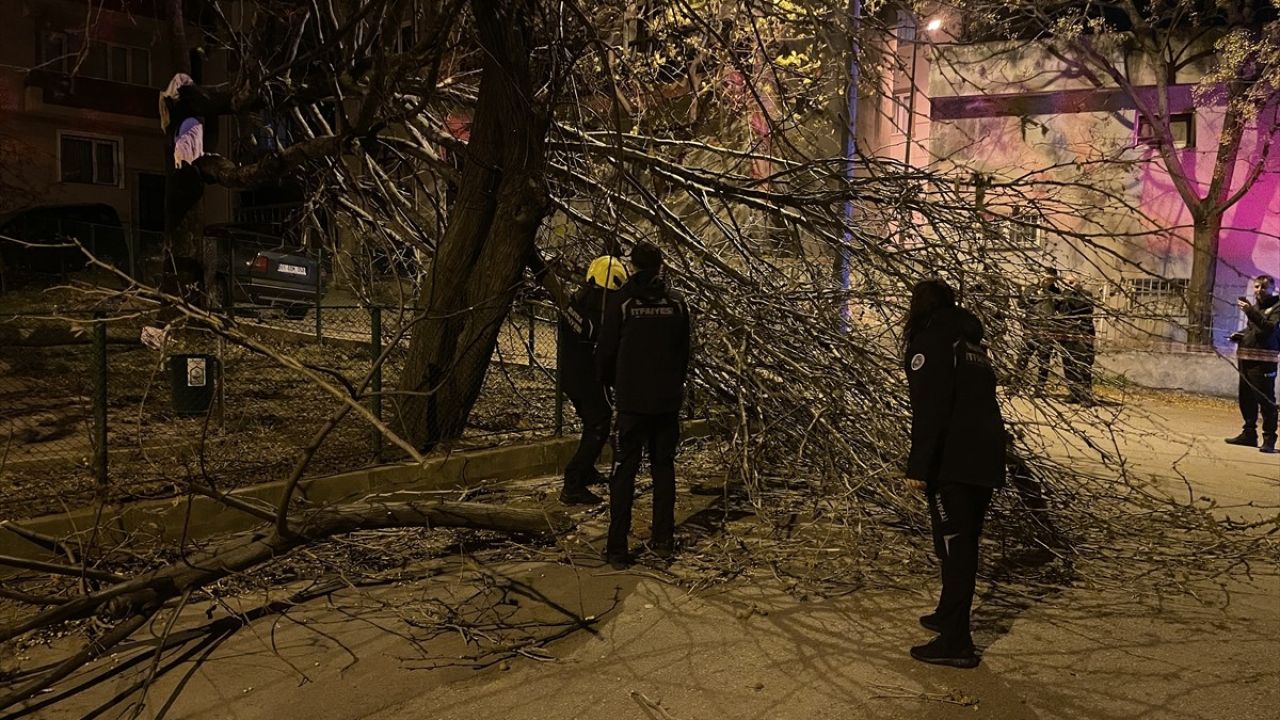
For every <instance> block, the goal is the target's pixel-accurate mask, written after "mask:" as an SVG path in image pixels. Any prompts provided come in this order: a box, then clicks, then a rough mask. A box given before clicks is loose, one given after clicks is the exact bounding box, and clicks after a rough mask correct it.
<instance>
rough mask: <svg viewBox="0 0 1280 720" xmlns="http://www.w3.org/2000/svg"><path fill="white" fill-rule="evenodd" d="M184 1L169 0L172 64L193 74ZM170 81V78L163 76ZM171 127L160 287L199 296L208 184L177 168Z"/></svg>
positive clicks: (191, 171)
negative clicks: (202, 208) (188, 48)
mask: <svg viewBox="0 0 1280 720" xmlns="http://www.w3.org/2000/svg"><path fill="white" fill-rule="evenodd" d="M182 3H183V0H169V2H168V13H169V17H168V20H169V24H168V31H169V50H170V58H169V60H170V63H171V64H172V66H173V72H175V73H180V72H181V73H189V72H190V71H191V60H190V56H189V55H188V53H187V32H186V18H185V17H184V15H183V12H182ZM161 82H162V83H164V84H165V85H167V84H168V78H161ZM169 130H170V129H169V128H167V127H166V128H164V132H165V135H166V137H165V151H166V155H165V192H164V210H165V213H164V255H163V258H164V269H163V270H162V276H161V281H160V288H161V290H164V291H165V292H167V293H170V294H173V295H177V296H180V297H184V298H186V299H187V300H188V301H192V300H194V299H195V297H194V295H193V292H192V289H193V286H196V285H202V284H203V282H204V270H203V268H202V267H201V266H200V262H199V259H198V257H197V256H198V255H199V252H198V248H199V246H200V243H201V241H202V239H203V238H202V236H203V234H204V217H203V213H201V212H200V210H201V207H202V206H201V200H202V199H203V198H204V183H203V181H201V180H200V176H199V173H197V172H196V171H195V168H190V167H187V168H182V169H174V167H173V137H172V135H171V134H170V132H169ZM161 316H162V317H161V319H162V320H167V319H172V317H176V314H175V312H174V311H172V310H168V311H162V313H161Z"/></svg>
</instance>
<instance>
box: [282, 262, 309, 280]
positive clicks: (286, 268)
mask: <svg viewBox="0 0 1280 720" xmlns="http://www.w3.org/2000/svg"><path fill="white" fill-rule="evenodd" d="M276 270H279V271H280V272H282V273H284V274H286V275H300V276H302V277H306V276H307V269H306V268H304V267H302V266H301V265H290V264H288V263H280V265H278V266H277V267H276Z"/></svg>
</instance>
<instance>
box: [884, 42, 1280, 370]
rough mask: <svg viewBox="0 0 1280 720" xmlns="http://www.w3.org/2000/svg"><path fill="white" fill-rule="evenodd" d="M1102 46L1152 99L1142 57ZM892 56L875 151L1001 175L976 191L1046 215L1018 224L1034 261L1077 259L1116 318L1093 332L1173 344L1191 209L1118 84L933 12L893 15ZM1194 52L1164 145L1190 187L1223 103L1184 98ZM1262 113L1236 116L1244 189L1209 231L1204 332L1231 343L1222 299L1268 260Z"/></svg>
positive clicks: (1056, 49) (1171, 102) (1279, 185)
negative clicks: (1169, 144)
mask: <svg viewBox="0 0 1280 720" xmlns="http://www.w3.org/2000/svg"><path fill="white" fill-rule="evenodd" d="M903 28H905V30H904V29H903ZM1203 42H1204V43H1205V47H1204V48H1201V49H1205V50H1207V49H1211V45H1209V44H1208V42H1207V41H1203ZM1118 47H1122V46H1118ZM912 50H914V52H912ZM1192 50H1195V48H1192ZM1116 53H1117V56H1116V57H1115V58H1114V63H1115V66H1116V67H1120V68H1123V69H1124V72H1126V73H1127V75H1128V77H1129V79H1130V82H1131V83H1132V84H1133V85H1134V86H1135V92H1137V93H1140V94H1142V96H1143V99H1146V100H1154V99H1155V98H1154V93H1155V92H1156V87H1157V85H1156V83H1155V81H1154V78H1153V77H1151V76H1150V70H1149V69H1147V68H1146V67H1144V64H1143V62H1142V59H1141V58H1138V57H1133V56H1131V55H1130V56H1125V55H1124V51H1123V49H1117V50H1116ZM1188 54H1189V55H1191V56H1196V55H1197V53H1194V52H1191V53H1188ZM898 55H899V60H900V62H899V63H898V69H897V70H896V71H895V72H894V73H893V76H894V80H893V81H892V82H893V85H892V91H887V92H885V94H884V99H883V103H884V110H883V111H882V112H881V113H879V115H880V117H881V123H882V125H883V126H884V127H882V128H881V129H880V131H879V138H880V144H879V148H878V152H879V154H881V155H882V156H888V157H892V158H895V159H899V160H904V161H906V162H907V163H908V164H911V165H915V166H926V165H927V166H930V167H931V168H933V169H936V170H938V171H941V172H945V173H951V174H954V175H955V176H956V177H973V176H975V175H976V176H981V177H985V178H988V179H990V181H991V182H992V183H993V184H999V183H1013V184H1014V185H1015V186H1016V188H1017V189H1016V192H1013V193H1008V194H1005V195H1004V196H1001V195H999V194H998V193H994V194H989V195H988V200H987V204H988V206H989V210H990V214H991V215H992V216H993V217H997V218H998V217H1001V216H1004V217H1015V218H1020V219H1025V220H1026V221H1027V222H1029V223H1032V222H1033V223H1035V224H1037V225H1042V226H1043V227H1044V228H1045V229H1043V230H1039V231H1036V232H1034V233H1029V235H1028V238H1027V242H1028V245H1029V246H1031V247H1032V249H1033V250H1036V251H1039V253H1040V257H1041V259H1042V260H1043V262H1045V263H1046V264H1048V265H1052V266H1055V267H1058V268H1059V269H1062V270H1070V271H1075V272H1078V273H1080V274H1081V275H1082V276H1083V277H1085V278H1086V280H1087V281H1088V282H1089V284H1090V285H1092V286H1093V288H1094V290H1095V291H1096V292H1097V293H1098V294H1099V295H1100V296H1101V298H1102V299H1103V300H1104V302H1106V303H1107V304H1108V305H1110V306H1111V307H1113V308H1114V309H1115V310H1116V311H1117V312H1116V316H1117V317H1124V320H1123V321H1121V320H1117V321H1115V322H1106V323H1103V325H1104V327H1103V329H1102V332H1103V336H1104V339H1105V340H1107V341H1110V342H1112V343H1113V344H1119V345H1124V344H1128V345H1130V346H1141V345H1143V344H1147V345H1153V346H1158V345H1165V346H1170V345H1172V346H1178V345H1179V344H1180V342H1181V341H1182V340H1184V339H1185V332H1184V331H1183V330H1182V328H1181V327H1179V326H1180V325H1182V324H1183V323H1185V319H1186V308H1185V300H1184V298H1185V293H1186V289H1187V281H1188V279H1189V278H1190V275H1191V265H1192V233H1193V226H1192V220H1191V215H1190V212H1189V211H1188V209H1187V206H1186V204H1185V203H1184V202H1183V200H1182V198H1181V197H1180V195H1179V194H1178V192H1177V190H1176V189H1175V187H1174V180H1173V178H1172V177H1171V176H1170V173H1169V172H1168V169H1167V166H1166V165H1165V164H1164V161H1163V160H1162V159H1161V158H1160V156H1159V154H1158V152H1157V150H1156V149H1155V147H1154V144H1153V142H1152V141H1151V137H1150V134H1151V130H1150V129H1149V128H1147V127H1146V126H1145V123H1144V121H1143V120H1142V118H1141V117H1140V114H1139V112H1138V110H1137V107H1136V104H1135V102H1134V99H1133V98H1132V97H1130V95H1129V93H1128V92H1127V91H1126V90H1125V89H1122V88H1121V87H1119V86H1117V85H1116V84H1115V83H1114V82H1108V81H1106V80H1105V79H1104V80H1102V81H1101V82H1100V81H1099V78H1098V77H1097V76H1092V77H1091V76H1090V75H1089V74H1088V73H1084V72H1081V69H1082V65H1083V63H1080V62H1077V61H1075V60H1073V58H1072V57H1071V56H1070V50H1069V49H1068V48H1066V47H1064V46H1059V45H1055V44H1053V42H1052V41H1037V42H1005V43H996V42H988V43H978V44H961V43H956V42H955V41H954V38H951V37H949V36H948V35H947V34H946V27H945V24H944V23H934V24H933V27H932V28H929V27H928V25H927V24H926V22H918V23H916V22H911V21H910V20H909V19H907V20H904V22H903V23H902V27H901V28H900V31H899V49H898ZM1199 55H1200V56H1201V59H1200V60H1198V61H1194V62H1190V63H1188V64H1186V65H1185V66H1184V67H1182V68H1181V69H1180V70H1179V72H1178V76H1177V77H1175V78H1172V79H1171V82H1170V83H1169V85H1168V88H1167V97H1166V101H1167V103H1168V107H1169V112H1170V123H1169V125H1170V130H1171V131H1172V134H1173V139H1174V144H1175V147H1176V149H1175V154H1176V157H1177V160H1178V162H1180V163H1181V165H1182V167H1183V168H1184V169H1185V172H1186V174H1187V175H1188V176H1189V177H1190V178H1192V179H1193V182H1195V183H1196V184H1197V186H1198V189H1199V190H1200V191H1201V192H1203V191H1204V188H1205V187H1206V186H1207V184H1208V182H1209V179H1210V178H1211V176H1212V173H1213V170H1214V166H1215V163H1216V158H1217V154H1218V150H1219V148H1218V139H1219V135H1220V133H1221V129H1222V122H1223V116H1224V109H1223V107H1222V106H1221V105H1215V104H1214V102H1213V101H1212V99H1211V98H1209V99H1206V98H1204V97H1201V98H1199V99H1198V100H1197V97H1196V93H1195V92H1194V87H1195V86H1196V84H1197V83H1199V82H1200V80H1201V79H1202V78H1203V77H1204V76H1205V73H1206V72H1207V71H1208V70H1209V66H1210V63H1212V61H1213V56H1212V53H1211V52H1205V53H1199ZM912 79H914V82H913V81H912ZM1274 117H1275V109H1274V108H1271V109H1264V110H1263V112H1261V113H1260V114H1259V115H1258V117H1257V119H1255V120H1254V121H1253V122H1251V123H1250V124H1249V125H1248V127H1247V128H1246V129H1245V134H1244V139H1243V141H1242V143H1241V149H1240V152H1239V155H1238V157H1237V159H1236V161H1235V165H1234V173H1233V176H1234V182H1235V185H1234V186H1233V188H1232V189H1233V190H1239V191H1241V192H1242V196H1241V198H1240V200H1239V201H1238V202H1237V203H1236V204H1235V205H1234V206H1232V207H1231V209H1230V210H1228V211H1227V213H1226V215H1225V218H1224V223H1223V229H1222V232H1221V234H1220V238H1221V240H1220V247H1219V256H1218V267H1217V274H1216V284H1215V292H1214V328H1213V333H1212V337H1213V342H1214V345H1217V346H1219V347H1229V343H1228V342H1227V340H1226V338H1227V336H1228V335H1229V334H1230V333H1231V332H1233V331H1234V330H1236V329H1237V328H1238V327H1239V325H1240V323H1241V322H1242V319H1241V314H1240V312H1239V310H1238V309H1236V307H1235V300H1236V298H1237V297H1238V296H1240V295H1244V294H1248V293H1246V292H1245V290H1246V287H1247V285H1248V283H1249V280H1250V278H1252V277H1253V276H1255V275H1257V274H1260V273H1269V274H1272V275H1277V274H1280V153H1276V152H1268V151H1266V150H1265V148H1267V147H1268V145H1270V144H1273V143H1272V141H1274V140H1277V139H1280V138H1276V137H1275V136H1276V134H1278V133H1280V128H1277V126H1276V125H1275V123H1274V122H1273V121H1272V120H1271V118H1274ZM908 148H910V150H908ZM1257 166H1261V167H1260V168H1259V169H1260V170H1261V172H1260V173H1258V174H1257V176H1256V179H1252V176H1251V173H1250V171H1251V170H1253V169H1254V168H1255V167H1257ZM1246 180H1248V182H1246ZM1055 230H1057V231H1059V232H1055Z"/></svg>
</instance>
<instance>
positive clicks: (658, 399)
mask: <svg viewBox="0 0 1280 720" xmlns="http://www.w3.org/2000/svg"><path fill="white" fill-rule="evenodd" d="M689 333H690V321H689V306H688V305H686V304H685V302H684V300H683V299H682V298H681V297H680V296H679V295H678V294H676V293H674V292H672V291H670V290H668V289H667V286H666V284H665V283H664V282H663V281H662V278H661V277H660V276H658V275H657V274H656V273H654V272H652V271H641V272H637V273H635V274H634V275H632V276H631V279H630V280H628V281H627V284H625V285H623V286H622V288H621V289H620V290H618V291H617V292H616V293H611V296H610V297H609V299H608V308H607V310H606V311H605V320H604V327H603V328H602V329H601V331H600V345H599V347H598V348H597V350H596V363H597V368H598V370H599V373H600V378H601V380H603V381H604V383H605V384H606V385H609V386H611V387H613V388H614V400H615V405H616V407H617V408H618V412H620V413H634V414H643V415H649V414H660V413H673V412H679V411H680V406H681V404H682V403H683V401H684V383H685V377H686V375H687V374H688V372H689Z"/></svg>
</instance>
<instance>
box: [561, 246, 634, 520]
mask: <svg viewBox="0 0 1280 720" xmlns="http://www.w3.org/2000/svg"><path fill="white" fill-rule="evenodd" d="M626 280H627V271H626V267H625V266H624V265H623V262H622V258H616V257H611V256H609V255H603V256H601V257H598V258H596V259H595V260H594V261H593V262H592V263H591V266H590V267H589V269H588V270H587V281H586V284H584V285H583V286H582V287H581V288H579V289H578V292H576V293H574V295H573V297H571V298H570V299H569V302H568V304H567V305H566V306H565V307H564V309H563V311H562V312H561V315H560V324H559V348H560V351H559V352H560V354H559V358H558V367H559V371H560V382H561V386H562V387H563V388H564V392H565V395H568V396H569V401H570V402H571V403H573V409H574V410H576V411H577V412H578V418H579V419H581V420H582V438H581V439H580V440H579V441H578V449H577V451H576V452H574V454H573V458H572V459H570V460H569V464H568V465H566V466H565V469H564V484H563V488H562V489H561V491H560V502H562V503H564V504H566V505H595V504H597V503H599V502H601V499H600V497H599V496H598V495H596V494H595V493H593V492H591V490H589V489H588V486H590V485H594V484H596V483H598V482H603V480H604V478H603V477H601V476H600V472H599V471H598V470H596V460H597V459H598V458H599V457H600V451H601V450H603V449H604V446H605V443H607V442H609V431H610V421H611V419H612V415H613V408H612V407H611V406H610V404H609V397H608V394H607V393H606V391H605V386H604V383H602V382H600V378H599V374H598V373H597V372H596V365H595V350H596V340H597V339H598V337H599V329H600V325H601V322H602V321H603V319H604V307H605V297H606V295H607V294H609V293H610V292H611V291H617V290H618V289H619V288H621V287H622V284H623V283H625V282H626Z"/></svg>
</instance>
